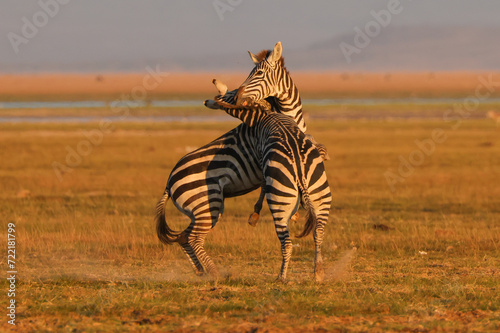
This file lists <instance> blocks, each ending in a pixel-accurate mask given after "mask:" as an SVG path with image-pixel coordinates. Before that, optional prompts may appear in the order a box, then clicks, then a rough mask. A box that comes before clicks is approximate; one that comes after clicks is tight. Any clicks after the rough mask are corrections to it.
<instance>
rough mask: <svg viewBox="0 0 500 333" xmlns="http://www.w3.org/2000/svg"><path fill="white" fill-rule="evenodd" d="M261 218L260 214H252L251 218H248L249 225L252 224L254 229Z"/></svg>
mask: <svg viewBox="0 0 500 333" xmlns="http://www.w3.org/2000/svg"><path fill="white" fill-rule="evenodd" d="M259 217H260V215H259V214H257V213H252V215H250V217H249V218H248V224H250V225H251V226H252V227H255V226H256V225H257V222H259Z"/></svg>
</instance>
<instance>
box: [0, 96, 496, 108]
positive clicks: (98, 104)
mask: <svg viewBox="0 0 500 333" xmlns="http://www.w3.org/2000/svg"><path fill="white" fill-rule="evenodd" d="M464 100H465V99H464V98H360V99H303V100H302V103H303V104H304V105H321V106H328V105H384V104H415V105H433V104H453V103H461V102H463V101H464ZM479 103H480V104H485V103H500V98H488V99H484V100H482V101H480V102H479ZM202 105H203V101H202V100H182V101H175V100H159V101H151V102H149V103H147V102H143V101H126V102H121V103H117V102H111V103H108V102H102V101H77V102H3V103H1V102H0V109H42V108H43V109H61V108H105V107H124V106H128V107H132V108H134V107H146V106H151V107H163V108H174V107H196V106H202Z"/></svg>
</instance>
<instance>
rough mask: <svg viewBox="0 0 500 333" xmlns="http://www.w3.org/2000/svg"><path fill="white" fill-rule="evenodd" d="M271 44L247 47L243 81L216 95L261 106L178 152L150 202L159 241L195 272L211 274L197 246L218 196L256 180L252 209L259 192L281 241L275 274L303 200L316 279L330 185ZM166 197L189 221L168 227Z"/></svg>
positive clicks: (220, 200) (214, 216)
mask: <svg viewBox="0 0 500 333" xmlns="http://www.w3.org/2000/svg"><path fill="white" fill-rule="evenodd" d="M278 44H279V45H278ZM278 44H277V45H276V47H275V49H274V50H273V51H263V52H261V54H260V55H258V56H254V55H252V54H251V57H252V59H253V60H254V62H256V61H257V60H258V63H257V65H256V67H255V68H254V70H253V71H252V72H251V73H250V75H249V77H248V79H247V81H245V83H244V84H243V85H242V87H240V88H239V89H238V90H234V91H231V92H227V93H226V94H225V96H224V97H223V99H224V102H228V103H230V104H229V106H234V103H235V102H236V104H238V105H239V106H238V108H228V110H240V111H241V110H243V111H245V110H247V109H245V108H243V109H241V108H240V106H244V105H247V106H248V105H250V103H251V105H252V106H253V105H257V106H258V107H257V108H256V109H255V110H257V111H259V112H260V113H254V114H250V113H246V114H245V115H243V114H242V113H240V114H239V116H238V115H237V114H236V113H235V114H234V116H237V117H240V119H242V121H244V122H245V123H244V124H241V125H239V126H237V127H236V128H235V129H233V130H232V131H229V132H228V133H226V134H224V135H223V136H221V137H219V138H218V139H216V140H214V141H212V142H211V143H209V144H207V145H205V146H203V147H201V148H199V149H197V150H195V151H193V152H191V153H189V154H187V155H186V156H184V157H183V158H181V160H180V161H179V162H178V163H177V165H176V166H175V167H174V168H173V170H172V172H171V174H170V177H169V179H168V181H167V186H166V188H165V192H164V195H163V197H162V199H161V200H160V202H159V203H158V205H157V214H156V226H157V234H158V237H159V239H160V240H161V241H162V242H163V243H165V244H172V243H179V244H180V245H181V247H182V248H183V250H184V252H185V253H186V254H187V256H188V258H189V260H190V262H191V264H192V266H193V268H194V269H195V271H196V273H198V274H203V273H205V272H207V273H212V274H217V269H216V267H215V265H214V263H213V262H212V260H211V259H210V257H209V256H208V255H207V253H206V252H205V250H204V242H205V237H206V235H207V233H208V232H209V231H210V229H211V228H213V227H214V226H215V225H216V223H217V221H218V219H219V216H220V215H221V214H222V213H223V211H224V199H225V198H228V197H234V196H239V195H243V194H246V193H248V192H250V191H253V190H255V189H257V188H259V187H261V189H262V193H261V197H260V199H259V201H258V202H257V203H256V205H255V212H256V213H258V212H259V211H260V209H261V207H262V200H263V198H264V194H265V196H266V198H267V202H268V204H269V206H270V208H271V211H272V213H273V218H274V220H275V225H276V231H277V233H278V236H279V238H280V241H281V244H282V251H283V258H284V261H283V265H282V269H281V274H280V277H281V278H282V279H285V278H286V268H287V265H288V262H289V258H290V255H291V242H290V239H289V235H288V227H287V223H288V220H289V219H290V217H291V216H292V215H293V213H295V211H296V210H297V208H298V205H299V202H300V201H302V203H303V205H304V207H306V209H307V212H308V219H307V220H308V222H307V223H306V227H305V229H304V231H303V232H302V236H305V235H307V234H308V233H309V232H311V231H312V230H314V238H315V242H316V261H315V263H316V278H317V279H320V276H321V262H322V261H321V251H320V248H321V241H322V235H323V229H324V225H325V224H326V221H327V219H328V211H329V206H330V200H331V199H330V190H329V187H328V182H327V181H326V176H325V173H324V166H323V162H322V159H321V157H320V152H319V151H318V149H316V146H315V142H314V141H312V140H311V139H310V138H309V137H308V136H306V135H305V134H304V133H303V131H304V130H305V129H306V125H305V121H304V118H303V116H302V105H301V102H300V97H299V94H298V91H297V88H296V87H295V85H294V84H293V82H292V81H291V78H290V76H289V75H288V72H287V71H286V69H285V68H284V66H283V59H282V58H281V44H280V43H278ZM266 66H267V67H266ZM273 66H274V67H273ZM278 67H280V68H281V69H279V68H278ZM271 69H274V72H273V71H271ZM265 71H266V72H267V73H268V78H266V80H268V81H266V82H267V83H266V84H264V85H263V86H264V88H259V89H257V88H256V87H258V80H257V79H258V78H259V75H263V74H264V72H265ZM271 72H272V73H271ZM261 78H262V77H261ZM214 83H216V82H214ZM268 83H269V84H268ZM216 85H217V83H216ZM277 87H279V88H277ZM218 88H219V90H224V91H223V92H224V93H225V92H226V91H227V88H225V86H220V87H218ZM250 88H252V89H254V90H252V89H250ZM256 91H258V92H256ZM218 102H221V101H218ZM206 105H207V106H209V107H213V108H218V107H220V105H218V104H217V103H216V102H215V101H210V102H208V103H207V102H206ZM264 110H267V111H270V110H273V111H277V112H281V113H283V114H284V115H278V116H276V113H273V114H274V116H267V115H266V112H264ZM240 111H238V112H240ZM235 112H236V111H235ZM256 115H260V116H259V117H260V118H259V117H256ZM296 122H297V123H296ZM316 145H317V144H316ZM263 161H266V162H265V164H263V163H264V162H263ZM318 195H319V196H318ZM170 198H171V199H172V201H173V203H174V205H175V206H176V207H177V209H179V210H180V211H181V212H183V213H184V214H185V215H186V216H188V217H189V218H190V220H191V222H190V224H189V226H188V227H187V228H186V229H185V230H183V231H181V232H177V231H174V230H172V229H171V228H170V227H169V226H168V224H167V222H166V216H165V205H166V203H167V201H168V199H170ZM290 214H291V215H290ZM257 216H258V215H257Z"/></svg>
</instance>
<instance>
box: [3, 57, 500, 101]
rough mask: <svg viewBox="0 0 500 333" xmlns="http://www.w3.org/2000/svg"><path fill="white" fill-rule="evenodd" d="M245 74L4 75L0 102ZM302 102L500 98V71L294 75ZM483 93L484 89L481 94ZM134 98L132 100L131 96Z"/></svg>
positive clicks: (180, 85)
mask: <svg viewBox="0 0 500 333" xmlns="http://www.w3.org/2000/svg"><path fill="white" fill-rule="evenodd" d="M251 66H252V65H251V63H250V62H249V63H248V67H247V70H244V71H243V72H240V73H233V72H228V73H221V72H219V71H213V72H200V73H183V72H163V71H162V69H161V68H158V69H157V72H158V73H159V74H158V73H157V74H154V75H153V74H150V73H148V72H147V71H145V72H144V73H93V74H90V73H89V74H83V73H73V74H70V73H46V74H42V73H40V74H15V75H12V74H11V75H8V74H0V101H20V100H23V101H24V100H34V101H45V100H49V101H52V100H104V101H106V100H107V101H113V100H115V99H119V98H121V96H123V95H128V96H129V97H128V99H129V98H130V95H131V94H132V92H135V93H137V94H138V95H139V96H141V98H142V97H144V96H143V95H141V93H140V91H139V92H137V91H136V90H135V89H136V88H140V87H144V88H147V98H146V99H200V100H203V99H205V98H206V97H207V96H213V95H214V94H215V89H214V87H213V86H212V84H211V82H212V79H214V78H217V79H219V80H222V82H224V83H226V84H227V86H228V87H229V88H231V89H234V88H236V87H239V86H240V85H241V84H242V83H243V81H245V79H246V77H247V75H248V71H250V69H251ZM291 74H292V76H293V80H294V83H295V84H296V85H297V87H298V88H299V90H300V93H301V96H302V97H303V98H333V97H336V98H338V97H356V98H359V97H457V96H460V97H462V96H468V95H474V93H475V89H476V88H477V87H478V85H482V84H484V82H490V84H491V86H488V89H490V93H491V96H500V91H499V90H498V89H497V88H496V87H498V83H497V82H498V81H499V80H500V73H495V72H493V73H491V72H485V73H475V72H427V73H425V72H393V73H369V72H367V73H348V72H346V73H341V72H307V71H306V72H297V71H292V73H291ZM480 93H481V94H483V95H484V93H485V91H483V90H481V91H480ZM132 97H133V96H132Z"/></svg>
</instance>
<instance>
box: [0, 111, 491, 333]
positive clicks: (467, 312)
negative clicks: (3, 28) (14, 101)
mask: <svg viewBox="0 0 500 333" xmlns="http://www.w3.org/2000/svg"><path fill="white" fill-rule="evenodd" d="M115 125H116V129H115V131H114V132H112V133H110V134H107V135H106V136H105V137H104V139H103V142H102V144H100V145H99V146H97V147H94V148H93V151H92V152H91V153H90V154H89V155H88V156H86V157H85V158H84V159H83V162H82V164H81V165H79V166H77V167H76V168H74V170H73V171H72V172H70V173H67V174H65V175H64V177H63V181H62V182H60V181H59V180H58V178H57V177H56V176H55V174H54V171H53V169H52V167H51V163H52V162H53V161H59V162H63V161H64V159H65V156H66V151H65V146H70V147H76V146H77V145H78V143H79V142H80V141H81V140H82V139H83V138H84V137H83V135H82V134H81V130H90V129H92V128H94V127H95V126H96V125H95V124H84V125H71V124H70V125H60V124H46V125H38V124H37V125H26V124H17V125H0V129H1V131H0V133H1V135H0V139H1V142H2V150H0V160H2V163H1V167H0V184H1V188H2V193H1V194H0V195H1V198H2V200H1V203H0V207H1V211H2V216H3V219H2V228H4V230H6V224H7V223H8V222H15V223H16V226H17V227H16V232H17V236H18V243H17V251H18V271H19V278H20V285H19V286H18V288H19V289H18V296H17V300H18V302H19V306H18V314H19V318H18V319H19V320H18V326H19V328H20V329H22V330H24V331H34V330H56V331H72V330H74V329H76V330H77V331H151V330H153V331H154V330H177V331H179V332H191V331H226V332H228V331H234V332H242V331H243V332H244V331H248V332H255V331H266V330H267V331H270V332H280V331H283V332H285V331H289V330H290V329H291V328H294V329H295V330H298V331H318V332H320V331H324V330H326V329H328V330H336V331H339V332H340V331H342V332H345V331H390V330H392V331H413V332H417V331H418V332H427V331H439V330H441V331H450V332H452V331H453V332H454V331H457V330H458V331H467V330H469V331H473V330H476V331H494V330H498V329H500V312H499V311H500V298H499V293H498V288H499V284H498V281H499V279H500V270H499V268H498V267H500V254H499V253H500V251H499V250H500V249H499V247H500V226H499V224H498V221H499V220H500V210H499V207H500V199H499V198H500V187H499V186H498V178H499V176H500V133H499V132H498V128H497V127H496V126H495V124H494V123H493V122H488V121H487V120H470V121H466V122H464V123H463V125H462V126H461V127H460V128H459V129H457V130H452V129H451V128H450V126H449V124H447V123H444V122H442V121H440V120H419V121H405V120H400V121H367V120H364V121H358V120H345V121H336V122H333V121H321V122H315V121H310V123H309V131H310V132H311V133H313V134H314V136H315V137H316V139H317V140H318V141H319V142H322V143H324V144H326V145H327V147H328V148H329V152H330V156H331V157H332V160H331V161H329V162H328V163H327V173H328V177H329V181H330V185H331V187H332V192H333V194H334V206H333V208H332V211H331V217H330V221H329V225H328V227H327V231H326V239H325V248H324V252H325V257H326V258H325V259H326V261H327V271H328V273H329V274H328V276H327V277H328V279H327V282H325V283H324V284H321V285H316V284H314V283H312V265H313V264H312V259H313V246H312V239H311V238H307V239H300V240H294V244H295V245H296V247H294V254H293V258H292V265H291V269H290V272H289V277H290V283H289V284H288V285H282V284H279V283H275V282H274V279H275V277H276V276H277V273H278V269H279V265H280V251H279V243H278V240H277V237H276V235H275V232H274V228H273V226H272V222H271V219H270V214H269V212H268V210H267V209H264V212H265V213H264V216H263V219H262V221H261V222H260V224H259V225H258V226H257V227H256V228H252V227H250V226H249V225H248V224H247V223H246V219H247V215H248V214H249V213H250V212H251V210H252V205H253V202H254V200H255V199H256V196H257V193H252V194H249V195H247V196H244V197H240V198H235V199H228V200H227V202H226V212H225V215H224V216H223V218H222V220H221V221H220V222H219V224H218V225H217V226H216V228H215V229H214V230H213V231H212V233H211V234H210V235H209V237H208V239H207V251H208V252H209V253H210V254H211V256H212V257H213V258H214V260H215V262H216V264H217V265H218V266H219V267H220V268H221V270H222V271H224V273H225V277H224V278H223V279H222V280H219V281H213V280H207V279H204V278H198V277H195V276H194V274H193V273H192V271H191V269H190V267H189V264H188V262H187V260H186V258H184V256H183V254H182V253H181V251H180V248H179V247H175V246H171V247H167V246H163V245H161V244H159V242H158V240H157V239H156V236H155V231H154V225H153V214H154V206H155V204H156V201H157V200H158V199H159V198H160V196H161V194H162V191H163V186H164V184H165V182H166V180H167V177H168V174H169V172H170V170H171V168H172V167H173V166H174V164H175V163H176V162H177V160H178V159H179V158H180V157H181V156H182V155H183V154H184V153H185V151H186V150H189V149H191V148H192V147H196V146H200V145H202V144H204V143H206V142H208V141H209V140H211V139H213V138H215V137H217V136H218V135H220V134H222V133H223V132H224V131H226V130H228V129H229V128H230V127H231V126H232V125H231V124H193V125H190V124H168V123H156V124H126V123H123V124H119V123H117V124H115ZM434 128H443V129H444V130H445V131H446V132H447V134H448V139H447V140H446V141H445V142H444V143H443V144H440V145H438V146H437V147H436V151H435V153H434V154H433V155H432V156H430V157H428V158H426V160H425V162H424V163H423V165H422V166H420V167H418V168H416V170H415V172H414V174H413V175H412V176H410V177H408V178H407V179H406V181H405V182H403V183H401V184H398V185H397V186H396V191H395V192H392V191H390V189H389V187H388V185H387V183H386V180H385V178H384V176H383V174H384V172H385V171H386V170H387V168H392V169H397V167H398V163H399V161H398V156H399V155H403V156H405V157H407V156H408V154H410V153H411V152H412V151H413V150H414V149H415V143H414V140H415V139H420V140H422V139H425V138H428V137H429V136H430V133H431V132H432V130H433V129H434ZM167 216H168V217H169V222H171V223H172V224H173V225H174V226H175V227H176V228H181V227H182V226H183V225H185V224H186V220H185V219H184V218H183V216H181V215H180V214H179V213H178V212H177V211H176V210H175V208H174V207H173V205H172V204H169V205H168V214H167ZM375 224H377V225H385V226H387V227H389V228H388V229H387V230H383V229H380V228H378V229H374V227H373V226H374V225H375ZM291 228H292V229H294V230H298V229H300V228H301V225H300V223H299V225H292V226H291ZM354 247H355V248H357V250H354ZM419 251H425V252H426V253H427V254H426V255H422V254H420V253H419ZM2 288H3V289H4V290H6V288H7V285H6V281H5V280H3V282H2ZM1 325H2V327H3V328H6V327H7V326H6V323H5V322H2V324H1Z"/></svg>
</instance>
